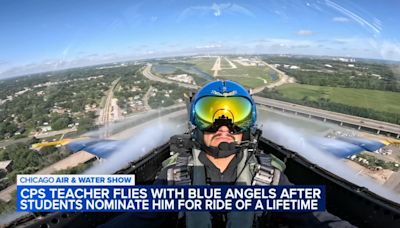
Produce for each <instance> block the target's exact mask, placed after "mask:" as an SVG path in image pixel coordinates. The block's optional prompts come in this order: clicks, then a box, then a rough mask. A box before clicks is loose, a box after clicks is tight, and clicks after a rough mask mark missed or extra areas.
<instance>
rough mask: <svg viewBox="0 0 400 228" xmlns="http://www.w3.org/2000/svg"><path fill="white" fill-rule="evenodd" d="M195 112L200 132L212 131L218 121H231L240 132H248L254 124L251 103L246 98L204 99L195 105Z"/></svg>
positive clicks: (211, 97)
mask: <svg viewBox="0 0 400 228" xmlns="http://www.w3.org/2000/svg"><path fill="white" fill-rule="evenodd" d="M194 111H195V123H196V126H197V127H198V128H199V129H200V130H207V129H210V128H211V127H212V125H213V124H214V123H215V120H218V119H228V120H230V121H231V123H232V125H233V126H236V129H237V128H239V129H240V130H239V131H243V130H247V129H248V128H249V127H250V126H251V124H252V113H251V112H252V106H251V102H250V101H249V100H248V99H247V98H244V97H213V96H209V97H203V98H201V99H200V100H198V101H197V103H196V104H195V107H194ZM214 130H215V129H214Z"/></svg>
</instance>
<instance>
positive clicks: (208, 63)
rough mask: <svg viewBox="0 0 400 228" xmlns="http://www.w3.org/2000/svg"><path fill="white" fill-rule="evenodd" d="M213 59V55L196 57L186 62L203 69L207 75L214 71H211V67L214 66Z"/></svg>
mask: <svg viewBox="0 0 400 228" xmlns="http://www.w3.org/2000/svg"><path fill="white" fill-rule="evenodd" d="M215 60H216V58H215V57H210V58H196V59H191V60H190V61H188V62H189V63H192V64H195V65H196V67H197V68H199V69H200V70H202V71H204V72H205V73H207V74H209V75H213V74H214V71H211V68H212V67H213V66H214V63H215Z"/></svg>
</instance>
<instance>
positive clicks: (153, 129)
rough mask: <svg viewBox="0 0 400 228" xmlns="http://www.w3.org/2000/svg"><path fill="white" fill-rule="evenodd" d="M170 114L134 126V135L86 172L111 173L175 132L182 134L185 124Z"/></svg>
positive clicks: (144, 153) (142, 154)
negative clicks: (172, 118)
mask: <svg viewBox="0 0 400 228" xmlns="http://www.w3.org/2000/svg"><path fill="white" fill-rule="evenodd" d="M168 117H169V116H164V117H160V118H158V119H156V120H153V121H149V122H146V123H144V124H142V125H139V126H137V127H135V128H134V132H133V135H131V136H130V139H128V140H127V141H126V142H125V143H123V144H121V147H120V148H118V150H117V151H115V152H113V154H112V155H111V156H110V157H109V158H107V159H106V160H104V161H103V162H101V163H99V164H97V165H95V166H94V167H92V168H90V169H89V170H87V171H86V172H85V173H86V174H111V173H114V172H116V171H117V170H120V169H121V168H124V167H126V166H127V165H128V164H129V163H130V162H133V161H137V160H138V159H140V158H142V157H143V156H145V155H146V154H148V153H149V152H150V151H151V150H152V149H154V148H156V147H158V146H160V145H162V144H164V143H166V142H168V140H169V138H170V137H171V136H172V135H174V134H182V133H183V132H184V131H185V125H183V124H179V123H178V122H176V121H174V122H175V123H174V122H173V121H171V119H168Z"/></svg>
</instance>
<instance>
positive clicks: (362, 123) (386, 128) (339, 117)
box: [253, 96, 400, 138]
mask: <svg viewBox="0 0 400 228" xmlns="http://www.w3.org/2000/svg"><path fill="white" fill-rule="evenodd" d="M253 98H254V100H255V102H256V103H257V104H259V105H265V106H268V107H272V108H277V109H281V110H285V111H291V112H294V113H297V114H302V115H306V116H307V115H308V116H309V117H318V118H321V119H325V121H326V120H331V121H335V122H339V123H342V124H343V123H346V124H350V125H354V126H357V127H358V128H359V129H361V128H368V129H374V130H376V133H377V134H380V133H383V132H386V133H390V134H392V136H395V137H397V138H399V137H400V125H397V124H391V123H386V122H382V121H378V120H372V119H367V118H362V117H358V116H351V115H346V114H342V113H337V112H331V111H326V110H322V109H316V108H310V107H307V106H302V105H297V104H292V103H288V102H283V101H278V100H273V99H268V98H263V97H259V96H253Z"/></svg>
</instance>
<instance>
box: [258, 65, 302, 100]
mask: <svg viewBox="0 0 400 228" xmlns="http://www.w3.org/2000/svg"><path fill="white" fill-rule="evenodd" d="M261 62H262V63H263V64H265V65H267V66H268V67H269V68H270V69H272V70H274V71H276V72H277V73H278V76H279V80H277V81H274V82H272V83H269V84H266V85H262V86H259V87H256V88H254V89H252V91H251V93H252V94H256V93H259V92H261V91H263V90H264V89H265V88H269V89H271V88H274V87H278V86H281V85H283V84H286V83H294V82H295V80H294V78H292V77H289V76H288V75H287V74H286V73H285V72H283V71H281V70H279V69H277V68H276V67H275V66H272V65H271V64H269V63H267V62H265V61H261Z"/></svg>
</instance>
